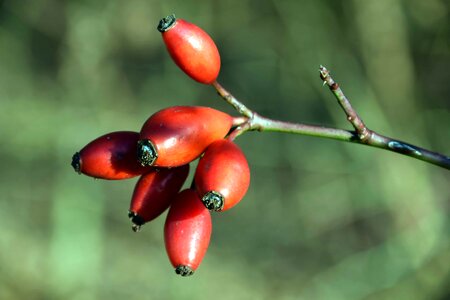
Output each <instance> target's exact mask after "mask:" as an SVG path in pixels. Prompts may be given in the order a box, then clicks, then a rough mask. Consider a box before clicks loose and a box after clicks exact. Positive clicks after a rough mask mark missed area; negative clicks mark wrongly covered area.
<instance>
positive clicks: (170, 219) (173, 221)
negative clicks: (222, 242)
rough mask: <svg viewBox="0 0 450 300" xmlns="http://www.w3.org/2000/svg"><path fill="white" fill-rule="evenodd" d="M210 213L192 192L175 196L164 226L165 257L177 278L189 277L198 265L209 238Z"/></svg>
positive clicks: (188, 191)
mask: <svg viewBox="0 0 450 300" xmlns="http://www.w3.org/2000/svg"><path fill="white" fill-rule="evenodd" d="M211 231H212V223H211V214H210V213H209V210H208V209H206V208H205V207H204V206H203V204H202V203H201V201H200V199H199V197H198V195H197V193H196V192H195V190H192V189H187V190H184V191H182V192H181V193H180V194H178V196H177V198H176V199H175V200H174V202H173V203H172V205H171V207H170V209H169V213H168V215H167V219H166V223H165V225H164V241H165V245H166V251H167V255H168V256H169V259H170V262H171V263H172V265H173V266H174V267H175V272H176V273H177V274H180V275H181V276H189V275H192V274H193V273H194V271H195V270H196V269H197V268H198V266H199V265H200V262H201V261H202V259H203V257H204V256H205V254H206V250H207V249H208V245H209V240H210V238H211Z"/></svg>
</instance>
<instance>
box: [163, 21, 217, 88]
mask: <svg viewBox="0 0 450 300" xmlns="http://www.w3.org/2000/svg"><path fill="white" fill-rule="evenodd" d="M157 29H158V30H159V31H160V32H161V33H162V37H163V40H164V43H165V44H166V47H167V50H168V51H169V54H170V56H171V57H172V59H173V60H174V62H175V63H176V64H177V65H178V67H180V68H181V70H183V71H184V72H185V73H186V74H187V75H188V76H190V77H191V78H192V79H194V80H196V81H198V82H201V83H204V84H211V83H213V82H214V81H215V80H216V78H217V76H218V75H219V71H220V55H219V50H217V46H216V44H215V43H214V41H213V40H212V38H211V37H210V36H209V35H208V34H207V33H206V32H205V31H203V29H201V28H199V27H198V26H196V25H194V24H191V23H189V22H187V21H185V20H182V19H176V18H175V15H171V16H167V17H166V18H163V19H161V21H160V22H159V25H158V27H157Z"/></svg>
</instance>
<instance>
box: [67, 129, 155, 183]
mask: <svg viewBox="0 0 450 300" xmlns="http://www.w3.org/2000/svg"><path fill="white" fill-rule="evenodd" d="M138 140H139V133H138V132H133V131H116V132H111V133H108V134H105V135H103V136H101V137H98V138H97V139H95V140H93V141H91V142H90V143H89V144H87V145H86V146H85V147H84V148H83V149H81V150H80V152H76V153H75V154H74V155H73V157H72V167H73V168H74V169H75V171H77V172H78V173H83V174H85V175H88V176H91V177H95V178H101V179H110V180H117V179H126V178H131V177H135V176H138V175H141V174H143V173H145V172H148V171H149V170H151V168H149V167H143V166H141V165H140V164H139V163H138V161H137V159H136V152H137V141H138Z"/></svg>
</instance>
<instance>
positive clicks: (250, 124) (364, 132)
mask: <svg viewBox="0 0 450 300" xmlns="http://www.w3.org/2000/svg"><path fill="white" fill-rule="evenodd" d="M319 70H320V77H321V79H322V80H323V81H324V82H325V84H327V85H328V87H329V88H330V90H331V91H332V92H333V94H334V95H335V97H336V99H337V100H338V103H339V105H340V106H341V107H342V109H343V110H344V112H345V113H346V115H347V120H348V121H349V122H350V123H351V124H352V126H353V127H354V128H355V131H349V130H343V129H337V128H328V127H321V126H313V125H306V124H300V123H291V122H284V121H278V120H272V119H269V118H266V117H263V116H261V115H259V114H257V113H256V112H254V111H252V110H251V109H249V108H247V107H246V106H245V105H244V104H242V103H241V102H240V101H239V100H238V99H236V98H235V97H234V96H233V95H232V94H231V93H230V92H228V91H227V90H226V89H225V88H224V87H222V86H221V85H220V84H219V83H218V82H214V83H213V86H214V88H215V89H216V91H217V92H218V94H219V95H220V96H221V97H222V98H223V99H224V100H225V101H227V102H228V103H229V104H230V105H231V106H233V107H234V108H235V109H236V110H237V111H238V112H239V113H240V114H241V115H242V116H244V117H246V119H243V118H242V117H238V118H235V121H234V122H233V124H234V126H235V127H236V128H235V129H234V130H233V131H232V132H231V133H230V134H229V136H228V138H229V139H231V140H234V139H235V138H236V137H237V136H239V135H241V134H243V133H244V132H246V131H250V130H258V131H277V132H285V133H294V134H302V135H309V136H315V137H322V138H328V139H334V140H339V141H344V142H350V143H356V144H362V145H367V146H371V147H376V148H380V149H385V150H389V151H392V152H396V153H399V154H403V155H406V156H410V157H414V158H416V159H419V160H422V161H425V162H428V163H431V164H434V165H437V166H440V167H442V168H445V169H448V170H450V157H448V156H445V155H443V154H440V153H437V152H433V151H430V150H427V149H424V148H420V147H417V146H414V145H411V144H408V143H405V142H403V141H400V140H397V139H393V138H389V137H386V136H383V135H381V134H378V133H376V132H374V131H372V130H370V129H369V128H367V126H366V125H365V124H364V122H363V121H362V119H361V118H360V117H359V116H358V114H357V113H356V111H355V110H354V109H353V107H352V106H351V104H350V101H349V100H348V99H347V97H346V96H345V95H344V93H343V91H342V90H341V88H340V87H339V85H338V84H337V83H336V82H335V81H334V80H333V78H332V77H331V76H330V72H329V71H328V70H327V69H326V68H325V67H323V66H320V69H319Z"/></svg>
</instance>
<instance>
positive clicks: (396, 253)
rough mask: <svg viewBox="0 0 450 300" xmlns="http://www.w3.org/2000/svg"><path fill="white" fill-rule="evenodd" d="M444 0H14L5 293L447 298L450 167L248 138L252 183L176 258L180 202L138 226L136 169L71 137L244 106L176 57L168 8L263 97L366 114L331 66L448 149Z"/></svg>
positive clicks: (395, 119)
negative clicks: (81, 166)
mask: <svg viewBox="0 0 450 300" xmlns="http://www.w3.org/2000/svg"><path fill="white" fill-rule="evenodd" d="M448 8H449V5H448V2H446V1H444V0H427V1H424V0H409V1H406V0H404V1H400V0H377V1H363V0H347V1H333V0H316V1H299V0H277V1H276V0H273V1H271V0H259V1H257V0H233V1H206V0H205V1H181V0H179V1H155V0H133V1H120V0H109V1H105V0H103V1H101V0H98V1H93V0H92V1H88V0H84V1H83V0H80V1H58V0H36V1H18V0H3V1H0V136H1V138H2V143H1V146H0V165H1V168H0V191H1V198H0V199H1V200H0V299H125V298H127V299H178V300H180V299H199V300H201V299H218V300H219V299H448V297H450V288H449V282H450V216H449V215H450V188H449V183H450V176H449V175H450V174H449V172H448V171H446V170H444V169H441V168H439V167H436V166H432V165H428V164H426V163H424V162H421V161H418V160H414V159H411V158H408V157H403V156H401V155H398V154H394V153H390V152H387V151H382V150H378V149H372V148H369V147H364V146H359V145H354V144H346V143H342V142H337V141H332V140H324V139H318V138H313V137H305V136H298V135H288V134H280V133H247V134H245V135H243V136H241V137H239V138H238V139H237V142H238V144H239V145H240V146H241V147H242V148H243V150H244V151H245V153H246V155H247V156H248V160H249V163H250V166H251V171H252V183H251V186H250V189H249V192H248V194H247V196H246V197H245V199H244V200H243V201H242V202H241V204H239V206H237V207H236V208H235V209H233V210H231V211H228V212H226V213H223V214H215V215H214V220H213V222H214V231H213V237H212V240H211V244H210V248H209V251H208V253H207V255H206V257H205V259H204V260H203V263H202V265H201V266H200V268H199V269H198V271H197V273H196V274H195V275H194V276H193V277H190V278H181V277H178V276H176V275H175V273H174V272H173V269H172V267H171V265H170V263H169V261H168V259H167V257H166V254H165V250H164V242H163V234H162V230H163V224H164V217H161V218H159V219H158V220H156V221H155V222H153V223H150V224H148V225H146V226H145V227H144V228H143V230H142V232H140V233H139V234H134V233H133V232H132V231H131V228H130V222H129V220H128V218H127V209H128V205H129V200H130V196H131V192H132V190H133V186H134V183H135V181H136V180H135V179H131V180H126V181H116V182H111V181H102V180H92V179H90V178H88V177H85V176H78V175H77V174H76V173H75V172H74V171H73V169H72V167H71V166H70V160H71V156H72V154H73V153H74V152H75V151H78V150H79V149H80V148H81V147H82V146H84V145H85V144H86V143H87V142H89V141H91V140H92V139H94V138H96V137H98V136H100V135H102V134H104V133H107V132H111V131H116V130H135V131H138V130H139V129H140V127H141V124H142V123H143V122H144V121H145V120H146V118H147V117H148V116H149V115H151V114H152V113H153V112H155V111H157V110H159V109H161V108H164V107H168V106H172V105H208V106H212V107H215V108H218V109H221V110H224V111H226V112H228V113H234V112H233V111H232V110H231V108H230V107H228V106H227V105H226V104H225V103H224V102H223V100H221V99H220V98H219V97H218V96H217V95H216V93H215V91H214V90H213V89H212V88H211V87H208V86H204V85H201V84H199V83H196V82H194V81H192V80H191V79H190V78H188V77H187V76H185V75H184V74H183V73H182V72H181V71H180V70H179V69H178V68H177V67H176V66H175V64H174V63H173V62H172V61H171V60H170V58H169V56H168V54H167V53H166V51H165V47H164V45H163V43H162V40H161V37H160V34H159V33H158V32H157V31H156V29H155V28H156V25H157V23H158V21H159V19H160V18H162V17H164V16H166V15H168V14H170V13H172V12H173V13H175V14H176V15H177V16H178V17H180V18H183V19H186V20H189V21H191V22H193V23H196V24H198V25H199V26H201V27H202V28H204V29H205V30H206V31H207V32H209V33H210V34H211V36H212V37H213V38H214V40H215V41H216V43H217V45H218V47H219V49H220V52H221V56H222V70H221V74H220V77H219V81H220V82H221V83H222V84H223V85H224V86H225V87H226V88H228V89H229V90H230V91H231V92H233V93H234V95H235V96H236V97H238V98H239V99H240V100H242V101H243V102H244V103H246V104H247V105H248V106H249V107H250V108H252V109H254V110H256V111H257V112H259V113H260V114H262V115H265V116H268V117H272V118H276V119H281V120H288V121H298V122H303V123H309V124H318V125H327V126H335V127H339V128H348V129H350V126H349V124H348V123H347V121H346V120H345V116H344V114H343V113H342V111H341V109H340V108H339V106H338V105H337V104H336V102H335V99H334V98H333V96H332V95H331V93H330V92H329V91H328V89H327V88H326V87H322V83H321V81H320V79H319V76H318V75H319V74H318V66H319V65H320V64H323V65H325V66H326V67H327V68H329V69H330V70H331V72H332V75H333V76H334V78H335V79H336V80H337V81H338V82H339V83H340V84H341V86H342V88H343V90H344V91H345V92H346V94H347V96H348V97H349V98H350V99H351V100H352V103H353V105H354V107H355V108H356V109H357V110H358V112H359V113H360V115H361V116H362V118H363V119H364V121H365V122H366V124H368V125H369V126H370V127H371V128H372V129H374V130H377V131H379V132H380V133H382V134H386V135H388V136H391V137H396V138H399V139H402V140H405V141H408V142H410V143H413V144H417V145H419V146H423V147H426V148H429V149H432V150H435V151H439V152H442V153H445V154H450V103H449V95H450V85H449V84H448V79H449V71H448V70H449V68H450V55H449V52H450V51H449V22H448V20H449V18H448V13H449V9H448Z"/></svg>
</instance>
